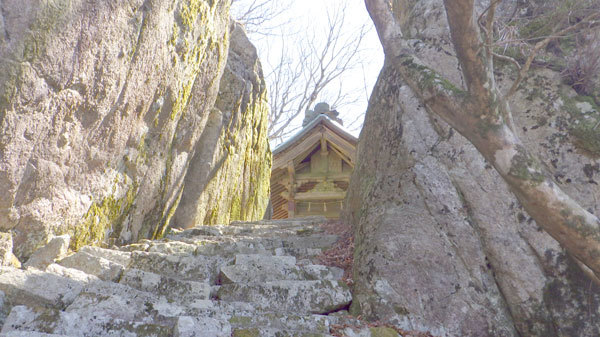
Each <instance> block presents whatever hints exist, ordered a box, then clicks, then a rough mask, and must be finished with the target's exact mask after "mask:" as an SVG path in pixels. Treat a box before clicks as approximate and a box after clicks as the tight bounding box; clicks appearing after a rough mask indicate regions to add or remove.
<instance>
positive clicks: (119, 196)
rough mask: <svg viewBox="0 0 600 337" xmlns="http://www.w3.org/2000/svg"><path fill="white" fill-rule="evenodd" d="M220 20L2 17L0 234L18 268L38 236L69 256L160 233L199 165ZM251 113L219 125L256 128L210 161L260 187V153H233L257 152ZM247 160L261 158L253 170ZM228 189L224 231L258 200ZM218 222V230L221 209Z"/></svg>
mask: <svg viewBox="0 0 600 337" xmlns="http://www.w3.org/2000/svg"><path fill="white" fill-rule="evenodd" d="M229 6H230V1H229V0H174V1H160V0H147V1H143V0H133V1H127V2H105V1H92V2H90V1H82V0H60V1H42V2H39V1H32V0H22V1H4V2H3V3H2V13H1V18H0V135H1V136H0V187H1V188H2V193H0V231H12V232H13V233H14V241H15V245H14V247H15V250H16V253H17V255H18V256H19V257H26V256H28V255H30V254H31V252H32V251H33V250H35V249H36V248H37V247H38V246H40V245H41V244H44V243H45V242H46V239H47V237H48V236H49V235H50V234H63V233H69V234H71V236H72V240H71V248H77V247H80V246H82V245H84V244H90V243H92V244H101V243H105V242H108V241H110V239H111V238H112V239H114V240H116V241H119V242H129V241H134V240H137V239H139V238H151V237H157V236H160V235H161V234H162V233H163V231H164V230H165V229H166V228H167V226H168V224H169V222H170V219H171V217H172V215H173V214H174V212H175V209H176V207H177V204H178V202H179V200H180V199H181V195H182V192H183V187H184V177H185V176H186V173H187V172H188V170H189V168H190V162H191V159H192V157H193V155H194V153H195V152H197V150H198V149H199V148H200V149H204V150H206V151H208V152H210V151H211V150H210V149H209V148H207V147H206V146H198V142H199V140H200V137H201V135H203V134H205V133H206V132H205V126H206V124H207V121H208V120H209V114H210V113H209V112H210V111H211V110H213V111H216V110H214V109H213V106H214V102H215V99H216V96H217V92H218V88H219V84H220V79H221V75H222V73H223V70H224V68H225V63H226V58H227V54H228V49H229ZM229 76H231V75H229ZM261 97H262V96H261ZM220 109H221V110H223V113H224V114H226V113H227V111H226V110H225V109H223V108H220ZM251 113H252V116H246V115H244V116H240V118H239V119H231V121H230V120H229V119H227V118H224V120H227V121H228V122H227V124H226V125H228V126H229V125H230V124H231V125H237V124H236V123H242V124H244V125H250V126H256V128H254V129H253V128H251V127H248V128H244V129H242V130H238V129H235V128H231V129H230V130H231V134H226V135H224V136H223V137H221V138H222V139H223V141H221V142H220V143H219V145H218V146H219V151H218V152H219V153H226V152H225V149H227V150H229V152H228V154H229V156H230V157H235V156H237V157H239V158H240V160H241V162H242V163H244V162H246V163H247V164H246V167H247V171H243V170H241V169H238V168H237V166H236V168H235V169H231V170H230V171H228V174H239V175H240V176H243V177H246V178H247V179H250V178H249V175H250V172H252V174H253V176H255V177H257V179H260V177H261V175H264V174H265V172H267V171H266V169H265V167H267V166H268V149H267V148H266V146H263V147H261V145H258V144H259V143H258V142H251V143H248V145H247V147H246V143H244V146H243V147H242V146H240V147H233V146H234V145H235V146H238V145H239V144H240V143H237V142H236V141H237V139H241V138H244V137H250V138H252V139H255V140H256V139H261V137H262V134H261V132H262V131H261V130H263V129H264V128H261V123H264V119H260V118H259V119H253V118H254V116H257V115H261V114H264V105H261V106H258V107H256V109H255V110H252V112H251ZM212 120H214V118H211V122H210V123H212ZM209 125H210V124H209ZM254 130H258V131H256V132H255V131H254ZM248 134H250V135H249V136H248ZM213 150H214V148H213ZM261 151H262V152H261ZM255 153H256V154H255ZM251 156H254V157H255V158H259V157H260V158H261V160H260V164H259V166H255V164H253V162H252V161H251V160H250V159H251V158H250V157H251ZM261 156H262V157H261ZM254 157H253V158H254ZM244 159H248V160H247V161H244ZM232 162H233V161H232ZM263 163H264V164H263ZM229 165H231V166H235V165H233V164H229ZM263 165H264V166H263ZM236 170H238V171H236ZM217 171H218V169H217ZM236 172H237V173H236ZM244 172H248V173H244ZM254 174H256V175H254ZM240 181H241V180H236V183H238V182H240ZM265 181H268V179H265ZM231 183H234V182H231ZM219 184H221V185H222V184H230V182H229V181H223V180H222V179H221V180H220V182H219ZM219 187H220V186H219ZM235 188H237V189H239V193H238V197H236V199H235V200H236V201H235V202H232V204H234V205H236V207H237V208H236V209H238V210H239V211H235V212H234V215H236V216H234V218H235V217H237V215H238V213H239V214H241V215H240V216H239V217H240V218H244V217H247V216H250V215H254V214H255V213H257V212H258V211H254V210H250V211H249V210H248V209H249V208H248V205H249V204H253V203H256V204H260V202H258V201H256V200H259V199H260V198H259V197H258V195H262V194H261V193H263V194H264V195H266V191H263V190H266V189H268V186H264V185H261V187H260V188H259V189H258V192H256V193H255V194H252V193H250V191H249V190H248V189H247V188H246V187H244V186H236V187H235ZM221 198H225V196H224V195H221ZM249 200H251V201H249ZM262 202H264V201H262ZM228 205H229V204H228ZM220 206H221V205H220ZM222 207H227V205H225V204H222ZM257 209H258V208H257ZM222 213H227V217H229V213H230V212H229V210H228V209H227V210H224V209H221V208H219V210H218V214H222Z"/></svg>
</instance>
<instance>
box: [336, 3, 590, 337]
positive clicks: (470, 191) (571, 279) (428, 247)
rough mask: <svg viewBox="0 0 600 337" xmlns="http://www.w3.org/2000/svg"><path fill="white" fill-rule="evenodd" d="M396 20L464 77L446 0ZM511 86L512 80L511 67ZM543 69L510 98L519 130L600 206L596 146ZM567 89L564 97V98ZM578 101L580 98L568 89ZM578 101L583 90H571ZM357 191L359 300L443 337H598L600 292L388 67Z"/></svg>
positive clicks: (352, 215)
mask: <svg viewBox="0 0 600 337" xmlns="http://www.w3.org/2000/svg"><path fill="white" fill-rule="evenodd" d="M407 3H409V4H410V7H411V8H412V11H411V15H414V17H413V18H414V20H413V18H410V17H402V18H398V19H399V20H401V21H402V22H405V24H406V32H409V36H411V37H413V38H415V39H421V40H415V41H414V45H415V46H417V45H418V46H419V49H420V50H421V51H420V55H419V57H420V58H421V59H422V60H423V61H424V62H426V63H427V64H428V65H429V66H431V67H432V68H434V69H435V70H436V71H438V72H439V73H440V74H442V75H444V76H445V77H447V78H449V79H451V80H452V81H453V82H454V83H458V84H460V83H461V78H460V76H459V74H458V72H457V71H456V69H457V67H458V65H457V61H456V59H455V58H454V57H453V56H452V55H453V54H454V50H453V47H452V46H451V45H450V44H449V41H450V39H449V35H448V32H447V27H446V23H445V17H446V16H445V13H444V9H443V4H442V1H420V2H414V1H408V2H407ZM504 71H506V72H507V75H505V76H501V78H502V80H503V82H502V83H501V85H502V86H503V87H504V89H505V90H506V86H507V85H510V84H511V81H512V79H511V76H510V72H511V71H513V70H511V69H508V68H507V69H504ZM559 83H560V74H558V73H556V72H553V71H549V70H545V71H534V72H533V74H532V76H531V77H530V78H529V80H528V81H527V83H526V84H525V85H524V90H521V91H520V92H519V93H518V94H517V95H516V96H515V97H514V98H513V100H512V101H511V104H512V105H513V113H514V118H515V123H516V125H517V127H518V129H519V132H518V133H519V136H520V137H521V138H522V139H523V141H524V142H525V143H526V144H527V146H528V147H529V149H530V150H531V151H532V152H535V153H538V154H539V155H540V158H541V159H542V161H543V162H544V163H545V164H546V165H547V167H548V169H549V170H550V172H552V173H553V174H554V175H555V177H556V179H557V183H558V184H559V185H560V186H561V188H563V189H564V190H566V191H567V192H569V193H570V195H571V196H572V197H574V198H575V199H577V200H578V202H580V203H581V204H582V205H584V207H586V208H588V209H589V210H590V211H592V212H594V213H596V214H598V211H600V209H599V208H598V207H599V205H598V203H597V202H595V200H597V198H598V193H600V190H598V188H597V186H596V184H595V183H594V182H592V181H593V179H594V175H595V174H596V171H595V169H594V167H597V166H598V165H599V164H598V158H597V156H593V155H590V152H589V151H582V150H581V148H580V147H579V146H580V145H574V143H576V144H578V140H577V138H576V137H575V136H574V135H573V125H572V124H571V125H570V124H569V123H574V119H573V118H572V115H573V113H574V112H573V111H569V110H570V108H569V104H568V101H572V100H573V99H577V98H576V97H575V96H574V92H573V91H572V90H570V89H567V88H563V87H561V86H560V84H559ZM565 97H566V98H565ZM568 97H571V99H568ZM573 97H575V98H573ZM362 134H363V135H369V136H368V137H361V139H360V143H359V147H358V165H357V167H356V168H355V171H354V173H353V177H352V181H351V184H350V188H349V193H348V199H347V200H348V207H347V209H349V210H351V211H350V212H349V213H348V214H347V219H348V221H349V222H351V223H353V225H354V226H355V245H356V251H355V261H354V273H355V274H354V277H355V293H354V296H355V297H354V300H353V305H352V310H353V312H354V313H356V314H362V315H363V316H364V317H368V318H369V319H373V320H378V319H380V320H386V321H389V322H391V323H393V324H395V325H396V326H398V327H401V328H404V329H419V330H424V331H427V330H428V331H431V332H432V333H433V334H434V335H439V336H540V337H541V336H565V337H566V336H590V337H591V336H596V335H598V334H599V333H600V330H599V329H600V311H599V309H600V288H598V286H597V285H596V284H595V283H594V282H593V281H591V280H590V279H589V278H588V277H587V276H586V275H585V273H584V272H583V271H582V270H581V269H579V267H578V266H577V264H576V263H575V262H574V261H573V260H572V259H571V258H570V257H569V256H568V255H566V254H565V252H564V251H563V250H562V249H561V248H560V246H559V245H558V244H557V243H556V242H555V241H554V240H553V239H552V238H551V237H550V236H549V235H547V234H546V233H545V232H543V231H542V230H541V229H539V228H538V226H537V225H536V223H535V221H533V220H532V219H531V218H529V217H528V216H527V214H526V213H525V212H524V211H523V210H522V209H521V207H520V205H519V203H518V201H517V200H516V199H515V197H514V196H513V195H512V194H511V193H510V192H509V191H508V189H507V187H506V185H505V184H504V182H503V181H502V180H501V178H500V177H499V175H498V174H497V173H496V172H495V171H494V169H493V168H492V167H491V166H490V165H489V164H488V163H486V162H485V160H484V159H483V158H482V157H481V156H480V155H479V153H478V152H477V150H476V149H475V148H474V147H473V146H472V145H471V144H470V143H469V142H468V141H466V140H465V139H464V138H463V137H462V136H460V135H458V134H457V133H456V132H454V130H452V129H450V128H449V127H448V126H447V125H446V124H445V123H443V122H441V121H439V120H438V119H437V118H435V117H432V116H429V115H428V114H427V113H426V111H425V110H424V109H423V106H422V105H421V104H420V102H419V101H418V99H417V98H416V97H415V96H414V95H413V93H412V92H411V90H410V89H409V88H408V87H407V86H406V85H404V84H403V83H402V81H401V80H400V78H399V76H398V74H396V73H395V72H394V70H393V69H392V67H390V66H389V64H388V65H386V66H384V69H383V70H382V72H381V74H380V76H379V80H378V83H377V85H376V88H375V90H374V92H373V94H372V97H371V100H370V104H369V109H368V111H367V116H366V120H365V124H364V129H363V131H362Z"/></svg>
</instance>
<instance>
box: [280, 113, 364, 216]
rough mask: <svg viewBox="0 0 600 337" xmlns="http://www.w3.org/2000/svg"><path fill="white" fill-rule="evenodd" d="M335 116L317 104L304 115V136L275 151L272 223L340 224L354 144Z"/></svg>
mask: <svg viewBox="0 0 600 337" xmlns="http://www.w3.org/2000/svg"><path fill="white" fill-rule="evenodd" d="M337 116H338V112H337V111H330V108H329V105H328V104H327V103H319V104H317V105H316V106H315V110H314V111H313V110H309V111H308V112H307V113H306V116H305V118H304V122H303V123H302V126H303V128H302V130H300V131H299V132H298V133H297V134H295V135H294V136H293V137H292V138H290V139H289V140H287V141H286V142H284V143H282V144H280V145H279V146H277V147H276V148H275V149H274V150H273V168H272V171H271V205H272V207H273V213H272V218H273V219H286V218H295V217H303V216H309V215H324V216H326V217H327V218H333V219H335V218H339V216H340V211H341V210H342V208H343V203H344V199H345V197H346V190H347V189H348V183H349V181H350V175H351V173H352V169H353V168H354V163H355V160H356V145H357V142H358V139H357V138H356V137H354V136H352V135H351V134H350V133H349V132H348V131H347V130H346V129H344V127H343V126H342V121H341V120H340V119H339V118H338V117H337Z"/></svg>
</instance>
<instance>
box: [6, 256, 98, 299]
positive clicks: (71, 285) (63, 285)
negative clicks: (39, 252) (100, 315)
mask: <svg viewBox="0 0 600 337" xmlns="http://www.w3.org/2000/svg"><path fill="white" fill-rule="evenodd" d="M49 269H50V270H51V271H53V272H47V271H41V270H38V269H33V268H32V269H28V270H22V269H15V268H11V267H0V291H2V292H4V294H5V296H6V298H7V299H8V302H9V303H11V304H13V305H18V304H22V305H36V306H48V307H55V308H64V307H66V306H68V305H70V304H71V303H72V302H73V301H74V300H75V298H76V297H77V296H78V295H79V293H80V292H81V291H82V290H83V288H84V287H85V286H86V285H87V284H88V283H89V282H91V281H94V280H98V279H97V278H96V277H93V276H89V275H86V274H84V273H81V272H79V273H77V271H74V270H71V271H66V270H65V269H66V268H64V267H61V266H58V265H50V266H49Z"/></svg>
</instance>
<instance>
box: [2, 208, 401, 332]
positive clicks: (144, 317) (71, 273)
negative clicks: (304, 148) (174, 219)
mask: <svg viewBox="0 0 600 337" xmlns="http://www.w3.org/2000/svg"><path fill="white" fill-rule="evenodd" d="M320 220H321V221H324V218H321V219H320ZM315 222H316V221H315V219H309V220H308V221H305V220H295V221H293V222H289V221H288V222H286V221H282V222H280V223H278V222H277V221H266V222H255V223H245V224H244V223H236V224H235V225H232V226H216V227H214V228H213V230H209V228H211V227H196V228H192V229H189V230H185V231H175V232H174V233H173V234H170V235H169V236H168V238H166V239H163V240H161V241H146V242H145V243H144V244H132V245H129V246H125V247H121V250H111V249H101V248H95V247H89V248H88V247H84V248H83V249H81V250H80V251H78V252H76V253H75V255H73V256H76V255H77V254H82V253H85V254H86V259H88V260H90V261H93V258H94V257H95V258H96V259H98V261H110V263H112V264H118V265H121V266H123V263H126V265H125V266H124V270H123V272H122V275H121V276H120V277H119V278H118V280H117V279H109V278H106V281H105V280H101V279H99V278H98V277H96V276H95V275H96V274H99V275H102V272H101V271H102V270H103V269H102V268H97V265H98V264H97V263H96V264H95V263H90V264H91V266H92V267H90V266H88V265H86V264H78V263H73V264H69V266H70V267H73V268H67V267H65V266H61V265H58V264H51V265H49V266H48V267H47V268H46V271H40V270H37V269H31V270H26V271H24V270H20V269H15V268H6V269H2V270H0V290H1V291H3V292H4V293H5V294H6V296H5V298H4V300H5V301H4V303H5V304H4V305H3V311H4V312H6V313H5V315H6V314H7V313H8V312H9V311H10V313H8V316H7V317H6V319H5V322H4V323H3V324H1V323H2V322H0V324H1V327H2V330H1V332H0V336H69V337H74V336H78V337H81V336H85V337H88V336H89V337H91V336H94V337H96V336H100V337H103V336H157V337H163V336H174V337H182V336H226V337H229V336H265V337H275V336H315V337H317V336H323V337H331V336H332V333H333V332H334V331H339V329H337V328H336V327H337V326H346V325H347V323H351V324H353V325H355V324H356V323H357V322H356V320H354V319H350V318H345V314H347V312H346V311H345V310H344V309H345V308H347V306H348V305H349V303H350V301H351V299H352V298H351V294H350V291H349V289H348V287H347V286H346V285H345V284H344V283H342V282H341V281H340V278H341V273H339V272H336V271H335V270H334V269H333V268H329V267H326V266H322V265H318V264H312V263H313V262H312V261H310V256H291V255H279V256H278V255H275V251H276V250H277V249H279V248H282V246H283V245H285V242H302V247H304V248H311V249H318V250H319V251H320V249H327V248H329V245H323V241H318V240H314V241H312V243H311V241H299V239H300V238H299V237H297V235H298V233H312V235H324V233H323V229H322V228H321V227H320V226H319V225H316V224H314V223H315ZM217 232H218V233H217ZM207 234H208V235H207ZM184 241H185V242H184ZM234 242H238V243H239V242H243V244H238V245H232V243H234ZM211 246H212V247H213V248H208V249H207V248H206V247H211ZM220 246H223V249H217V248H216V247H220ZM266 246H268V247H269V248H265V247H266ZM177 247H186V249H180V248H177ZM190 247H195V248H197V249H195V250H194V249H190ZM149 251H152V252H149ZM313 257H314V256H313ZM67 259H69V258H65V259H63V260H62V261H60V263H63V262H65V261H67ZM313 260H314V259H313ZM207 261H208V262H210V263H208V265H209V266H210V268H205V266H207V264H206V262H207ZM302 261H304V262H303V263H304V264H301V262H302ZM267 265H269V266H270V267H269V268H270V269H269V270H263V273H264V272H273V274H274V275H276V276H277V277H276V278H277V280H269V281H264V278H263V275H261V274H258V273H254V272H253V271H256V269H261V268H266V266H267ZM151 266H152V267H151ZM235 266H238V267H239V266H246V268H245V270H248V271H250V272H249V273H247V274H244V275H243V277H241V278H233V279H231V280H230V283H228V284H223V285H222V284H219V282H218V281H217V275H218V274H219V273H221V274H223V273H224V272H225V271H226V270H228V269H229V268H230V267H235ZM74 268H76V269H74ZM142 269H146V270H142ZM149 269H152V271H148V270H149ZM290 270H294V271H295V272H294V273H289V271H290ZM99 271H100V272H99ZM309 271H310V272H309ZM238 275H242V274H238ZM336 275H338V276H336ZM319 276H323V277H319ZM203 280H204V281H203ZM45 287H48V289H45ZM332 311H338V312H334V313H332ZM330 313H331V314H330ZM328 314H330V315H328ZM336 329H337V330H336ZM358 330H359V332H358V333H360V336H366V337H370V336H379V335H376V334H371V332H370V331H369V329H366V328H365V329H358ZM45 334H48V335H45ZM386 336H387V335H386ZM390 336H393V337H398V334H392V335H390Z"/></svg>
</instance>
